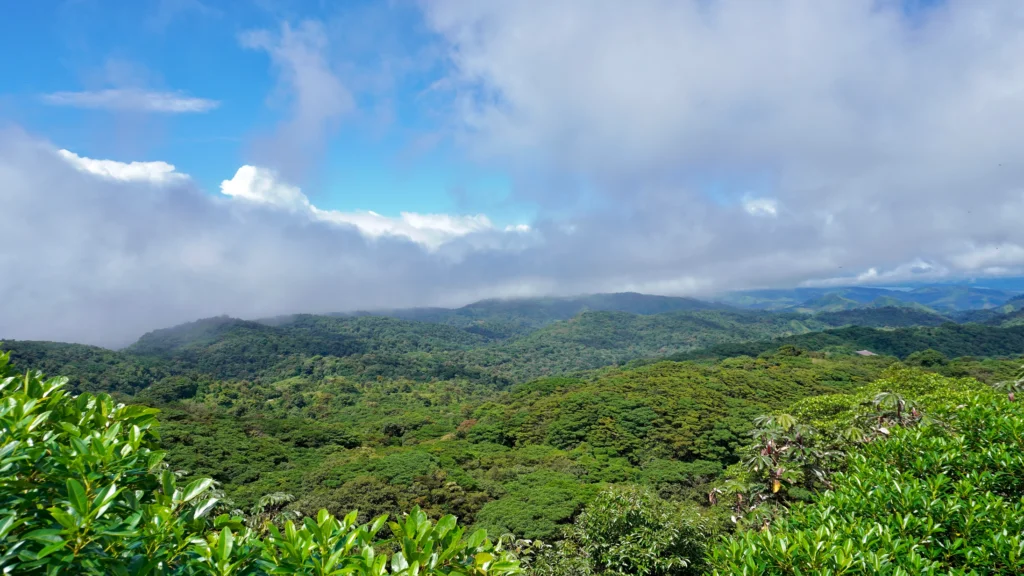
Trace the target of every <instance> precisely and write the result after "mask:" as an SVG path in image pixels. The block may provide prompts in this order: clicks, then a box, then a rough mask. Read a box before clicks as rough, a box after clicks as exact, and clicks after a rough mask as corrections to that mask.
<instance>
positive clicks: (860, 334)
mask: <svg viewBox="0 0 1024 576" xmlns="http://www.w3.org/2000/svg"><path fill="white" fill-rule="evenodd" d="M785 345H791V346H795V347H798V348H803V349H807V350H835V351H840V352H845V353H852V352H855V351H859V350H867V351H869V352H873V353H875V354H883V355H889V356H895V357H897V358H906V357H908V356H909V355H911V354H913V353H915V352H921V351H924V350H936V351H938V352H940V353H942V354H943V355H944V356H946V357H948V358H956V357H961V356H979V357H985V356H1003V357H1015V356H1018V355H1020V354H1021V353H1022V352H1024V325H1015V326H1014V325H1011V326H1007V327H998V326H986V325H980V324H953V323H945V324H942V325H941V326H937V327H916V328H899V329H895V330H883V329H877V328H868V327H864V326H850V327H846V328H839V329H834V330H825V331H821V332H815V333H811V334H800V335H794V336H786V337H781V338H774V339H771V340H764V341H758V342H745V343H738V344H734V343H728V344H720V345H715V346H711V347H709V348H707V349H704V350H695V351H691V352H683V353H679V354H673V355H670V356H668V357H667V359H670V360H676V361H685V360H699V359H721V358H729V357H734V356H757V355H758V354H762V353H764V352H767V351H771V350H775V349H777V348H779V347H780V346H785Z"/></svg>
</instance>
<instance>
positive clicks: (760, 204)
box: [743, 198, 779, 216]
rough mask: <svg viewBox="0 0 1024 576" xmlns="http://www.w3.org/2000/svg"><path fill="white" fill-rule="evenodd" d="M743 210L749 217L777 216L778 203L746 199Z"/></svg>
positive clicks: (759, 199)
mask: <svg viewBox="0 0 1024 576" xmlns="http://www.w3.org/2000/svg"><path fill="white" fill-rule="evenodd" d="M743 209H744V210H746V211H747V213H748V214H750V215H751V216H778V214H779V206H778V202H776V201H775V200H772V199H771V198H748V199H746V200H744V201H743Z"/></svg>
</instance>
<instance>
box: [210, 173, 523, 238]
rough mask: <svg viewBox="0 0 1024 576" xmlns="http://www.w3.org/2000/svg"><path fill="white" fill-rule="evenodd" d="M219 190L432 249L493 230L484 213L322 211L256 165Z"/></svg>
mask: <svg viewBox="0 0 1024 576" xmlns="http://www.w3.org/2000/svg"><path fill="white" fill-rule="evenodd" d="M220 189H221V193H223V194H225V195H226V196H230V197H233V198H238V199H242V200H246V201H250V202H254V203H257V204H262V205H267V206H274V207H276V208H282V209H285V210H288V211H291V212H302V213H305V214H307V215H308V216H309V217H311V218H313V219H315V220H319V221H323V222H331V223H333V224H338V225H343V226H353V227H355V228H357V229H358V230H359V232H360V233H362V234H363V235H364V236H366V237H368V238H379V237H382V236H400V237H404V238H407V239H409V240H412V241H413V242H415V243H417V244H420V245H422V246H424V247H426V248H428V249H431V250H436V249H437V248H439V247H440V246H441V245H443V244H445V243H446V242H449V241H451V240H454V239H456V238H459V237H462V236H466V235H469V234H475V233H481V232H494V231H495V230H496V228H495V227H494V225H493V224H492V223H491V221H490V219H488V218H487V216H484V215H483V214H477V215H462V216H451V215H448V214H417V213H414V212H403V213H402V214H401V216H400V217H398V218H391V217H388V216H382V215H380V214H377V213H376V212H373V211H369V210H367V211H362V212H343V211H340V210H322V209H320V208H317V207H316V206H314V205H312V204H311V203H310V202H309V199H308V198H307V197H306V195H305V194H303V193H302V191H301V190H300V189H299V188H298V187H296V186H292V185H290V184H287V183H285V182H283V181H282V180H281V178H280V176H279V175H278V174H277V173H276V172H274V171H273V170H270V169H268V168H258V167H256V166H242V167H241V168H239V169H238V171H237V172H236V173H235V175H234V177H233V178H232V179H231V180H225V181H223V182H221V185H220ZM506 231H516V232H526V231H529V226H527V225H524V224H520V225H516V226H510V227H507V228H506Z"/></svg>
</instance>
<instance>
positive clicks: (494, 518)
mask: <svg viewBox="0 0 1024 576" xmlns="http://www.w3.org/2000/svg"><path fill="white" fill-rule="evenodd" d="M505 490H506V491H507V495H506V496H504V497H502V498H499V499H498V500H495V501H493V502H488V503H487V504H485V505H484V507H483V508H482V509H481V510H480V512H479V514H477V517H476V521H477V525H478V526H481V527H484V528H486V529H487V530H488V532H492V533H495V534H504V533H506V532H511V533H513V534H515V535H517V536H523V537H525V538H531V539H532V538H540V539H550V538H552V537H554V536H556V535H558V533H559V531H560V529H561V526H562V525H564V524H567V523H568V522H569V521H571V520H572V518H573V517H574V516H575V515H576V513H577V512H578V511H579V510H580V508H582V506H583V503H584V502H586V501H587V500H589V499H590V497H592V496H593V494H594V492H595V491H596V490H595V489H594V487H593V486H588V485H580V483H579V482H577V481H576V478H574V477H573V476H571V475H569V474H564V473H559V472H552V471H546V470H545V471H538V472H533V473H531V474H526V475H523V476H520V477H518V478H516V480H515V481H513V482H511V483H509V484H507V485H506V487H505Z"/></svg>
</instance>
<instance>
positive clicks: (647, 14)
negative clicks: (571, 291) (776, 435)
mask: <svg viewBox="0 0 1024 576" xmlns="http://www.w3.org/2000/svg"><path fill="white" fill-rule="evenodd" d="M423 6H424V10H425V13H426V16H427V20H428V22H429V24H430V26H431V27H432V28H433V29H434V30H435V31H436V32H437V33H439V34H440V35H441V36H442V38H443V39H444V44H445V46H446V49H447V54H448V61H449V70H450V72H449V74H448V75H447V77H446V78H444V79H442V81H440V82H438V83H437V85H438V86H442V87H444V89H446V90H448V93H449V97H450V98H451V100H452V101H453V102H454V103H455V105H456V114H455V116H454V118H453V119H452V120H453V123H454V125H455V126H456V136H457V138H458V141H459V142H460V143H461V144H462V145H463V146H464V149H465V150H466V151H467V152H468V153H469V154H471V155H472V156H474V157H478V158H482V159H485V160H487V161H488V162H490V163H496V164H499V165H503V166H505V167H506V168H507V169H508V170H510V171H511V172H512V173H513V174H515V175H516V176H517V179H518V184H519V186H518V190H517V193H518V194H519V196H520V198H524V199H528V200H530V201H534V202H538V203H540V204H541V206H542V207H543V206H550V207H552V208H560V207H559V202H562V201H564V199H565V197H566V194H567V193H566V191H565V189H566V188H571V187H567V186H565V183H566V182H567V181H568V182H579V181H582V182H583V183H584V185H583V186H582V188H583V189H584V190H585V192H586V194H584V195H581V196H580V197H579V198H580V201H578V202H577V203H576V206H577V212H576V214H575V215H574V217H573V219H574V222H573V225H574V226H575V233H574V234H573V236H572V239H571V240H570V241H569V242H570V244H572V245H573V246H574V248H573V249H575V250H579V251H580V255H578V256H577V259H576V262H578V263H585V264H580V265H581V266H585V267H586V270H583V269H580V270H575V269H574V268H575V267H570V268H569V269H568V270H566V273H567V274H568V273H578V274H581V275H588V276H589V277H590V278H591V279H592V280H593V283H594V285H595V286H596V285H604V281H606V280H608V279H610V278H614V277H616V275H618V276H619V278H620V282H619V283H620V284H625V283H627V281H629V282H632V283H633V284H634V285H639V286H652V287H658V286H666V287H676V288H678V289H685V288H687V287H689V288H691V289H694V288H697V287H700V286H705V287H706V286H714V287H716V288H743V287H754V286H764V285H781V284H789V285H792V284H796V283H799V282H802V281H807V280H815V279H817V280H827V279H829V278H836V277H843V278H845V279H846V281H853V282H872V281H892V280H911V279H926V278H929V277H931V278H938V277H943V276H957V275H964V274H969V273H973V272H969V271H981V270H987V271H990V272H992V271H1001V272H1002V273H1014V272H1019V271H1020V270H1021V267H1022V265H1024V252H1022V250H1021V247H1022V246H1024V227H1022V226H1020V222H1021V221H1022V218H1024V186H1022V184H1021V183H1022V182H1024V160H1022V159H1021V157H1020V155H1019V154H1017V153H1016V151H1017V150H1019V149H1020V148H1021V146H1022V144H1024V60H1022V59H1021V58H1019V54H1021V53H1022V52H1024V37H1022V36H1021V35H1020V34H1019V30H1020V28H1021V26H1022V25H1024V5H1022V4H1021V3H1020V2H1017V1H1015V0H948V1H946V2H939V3H934V4H931V3H928V4H924V3H920V4H917V3H905V2H897V1H884V2H878V1H876V0H851V1H848V2H807V1H804V0H778V1H773V2H742V1H732V0H710V1H692V2H678V1H674V0H650V1H645V2H616V1H614V0H606V1H602V0H599V1H596V2H595V1H590V0H554V1H540V0H538V1H523V2H512V3H486V2H485V3H481V2H473V1H472V0H440V1H438V2H430V3H425V4H424V5H423ZM908 6H909V7H908ZM524 30H528V31H529V33H528V34H524V33H523V31H524ZM552 182H553V183H554V184H553V185H552V184H550V183H552ZM752 182H753V183H755V184H756V186H753V188H754V189H756V190H757V192H756V193H754V194H752V193H751V192H750V190H751V188H752V187H751V186H750V183H752ZM594 206H596V207H597V208H594ZM782 206H785V208H786V209H785V211H782V210H780V209H779V208H780V207H782ZM563 212H564V210H563ZM917 262H926V263H928V266H929V267H930V268H929V269H928V270H927V271H925V272H912V271H913V270H915V269H916V268H915V263H917ZM869 270H874V274H868V273H867V272H866V271H869ZM641 280H642V281H641Z"/></svg>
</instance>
